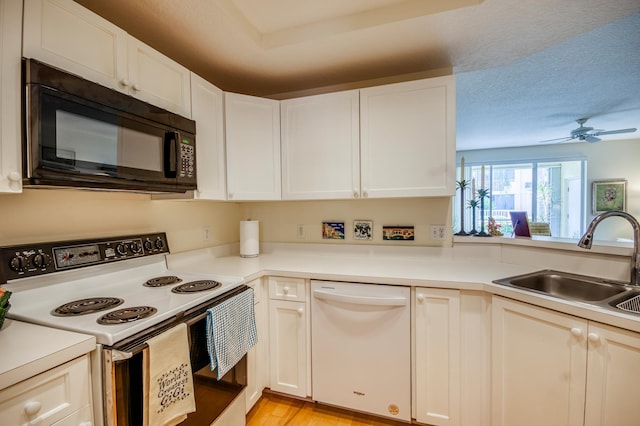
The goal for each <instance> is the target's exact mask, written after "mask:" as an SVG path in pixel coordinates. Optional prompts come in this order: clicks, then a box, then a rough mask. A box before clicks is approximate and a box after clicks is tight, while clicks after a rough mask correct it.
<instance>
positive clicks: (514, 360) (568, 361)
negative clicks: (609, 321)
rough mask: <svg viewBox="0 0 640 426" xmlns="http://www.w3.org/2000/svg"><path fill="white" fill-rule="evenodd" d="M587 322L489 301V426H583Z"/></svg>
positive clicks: (536, 309)
mask: <svg viewBox="0 0 640 426" xmlns="http://www.w3.org/2000/svg"><path fill="white" fill-rule="evenodd" d="M586 333H587V321H586V320H583V319H581V318H576V317H572V316H570V315H565V314H561V313H558V312H555V311H550V310H547V309H543V308H537V307H534V306H531V305H527V304H524V303H520V302H515V301H511V300H508V299H503V298H500V297H493V299H492V349H493V350H492V392H491V398H492V424H493V425H495V426H501V425H504V426H511V425H518V426H526V425H531V426H539V425H576V426H577V425H582V424H583V422H584V403H585V385H586V369H587V340H586Z"/></svg>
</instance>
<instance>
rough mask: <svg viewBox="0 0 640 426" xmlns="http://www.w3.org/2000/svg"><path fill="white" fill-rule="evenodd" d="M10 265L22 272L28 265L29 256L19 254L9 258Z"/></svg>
mask: <svg viewBox="0 0 640 426" xmlns="http://www.w3.org/2000/svg"><path fill="white" fill-rule="evenodd" d="M9 267H10V268H11V269H13V270H14V271H16V272H22V271H24V269H25V268H26V267H27V258H26V257H24V256H20V255H17V256H15V257H12V258H11V260H9Z"/></svg>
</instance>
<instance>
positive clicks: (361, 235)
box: [353, 220, 373, 240]
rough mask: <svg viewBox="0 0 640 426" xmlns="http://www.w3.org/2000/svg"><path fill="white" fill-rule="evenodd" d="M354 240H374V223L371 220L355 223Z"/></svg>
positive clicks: (355, 221)
mask: <svg viewBox="0 0 640 426" xmlns="http://www.w3.org/2000/svg"><path fill="white" fill-rule="evenodd" d="M353 239H354V240H371V239H373V222H372V221H370V220H354V221H353Z"/></svg>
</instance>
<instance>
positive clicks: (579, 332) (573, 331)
mask: <svg viewBox="0 0 640 426" xmlns="http://www.w3.org/2000/svg"><path fill="white" fill-rule="evenodd" d="M571 334H572V335H573V336H574V337H582V329H581V328H578V327H574V328H572V329H571Z"/></svg>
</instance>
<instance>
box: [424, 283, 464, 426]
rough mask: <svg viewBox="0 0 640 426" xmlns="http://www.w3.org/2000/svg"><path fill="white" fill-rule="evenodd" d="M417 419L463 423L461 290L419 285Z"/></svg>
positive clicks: (452, 423) (435, 422) (443, 423)
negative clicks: (461, 391) (461, 416)
mask: <svg viewBox="0 0 640 426" xmlns="http://www.w3.org/2000/svg"><path fill="white" fill-rule="evenodd" d="M415 324H416V325H415V333H416V336H415V353H416V355H415V365H416V366H415V381H416V385H415V386H416V390H415V392H416V401H415V405H416V407H415V408H416V410H415V411H416V420H417V421H418V422H420V423H427V424H431V425H437V426H440V425H447V426H453V425H459V424H460V367H461V364H460V291H459V290H444V289H433V288H417V289H416V297H415Z"/></svg>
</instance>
